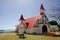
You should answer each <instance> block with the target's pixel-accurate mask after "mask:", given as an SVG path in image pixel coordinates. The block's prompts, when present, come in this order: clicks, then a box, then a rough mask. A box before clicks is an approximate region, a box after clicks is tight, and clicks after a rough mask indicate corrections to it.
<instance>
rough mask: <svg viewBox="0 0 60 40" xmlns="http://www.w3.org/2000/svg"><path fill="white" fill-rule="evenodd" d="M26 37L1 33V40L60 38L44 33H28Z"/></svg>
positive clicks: (54, 39) (50, 39) (47, 39)
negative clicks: (21, 37)
mask: <svg viewBox="0 0 60 40" xmlns="http://www.w3.org/2000/svg"><path fill="white" fill-rule="evenodd" d="M25 36H26V38H25V39H20V38H18V36H17V35H16V33H5V34H0V40H60V37H52V36H44V35H28V34H25Z"/></svg>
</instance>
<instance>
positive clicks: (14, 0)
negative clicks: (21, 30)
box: [0, 0, 60, 30]
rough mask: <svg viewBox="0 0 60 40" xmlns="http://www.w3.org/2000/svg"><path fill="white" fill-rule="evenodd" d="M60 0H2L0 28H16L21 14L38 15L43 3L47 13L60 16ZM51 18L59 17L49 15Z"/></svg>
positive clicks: (0, 5)
mask: <svg viewBox="0 0 60 40" xmlns="http://www.w3.org/2000/svg"><path fill="white" fill-rule="evenodd" d="M59 2H60V0H0V30H1V29H15V25H17V24H19V21H18V19H19V17H20V15H21V14H23V15H24V18H29V17H31V16H34V15H37V14H38V13H39V11H40V5H41V3H42V4H43V6H44V8H45V14H46V15H47V16H48V17H49V15H48V14H51V15H55V16H60V3H59ZM49 20H57V22H59V23H60V21H59V19H56V18H54V19H53V18H52V17H49Z"/></svg>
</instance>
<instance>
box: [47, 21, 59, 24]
mask: <svg viewBox="0 0 60 40" xmlns="http://www.w3.org/2000/svg"><path fill="white" fill-rule="evenodd" d="M48 23H49V24H50V25H58V23H57V21H54V20H52V21H49V22H48Z"/></svg>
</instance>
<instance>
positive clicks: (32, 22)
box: [23, 14, 42, 28]
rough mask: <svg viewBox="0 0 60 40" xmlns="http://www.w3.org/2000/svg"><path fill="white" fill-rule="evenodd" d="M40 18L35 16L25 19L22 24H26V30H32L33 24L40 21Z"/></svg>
mask: <svg viewBox="0 0 60 40" xmlns="http://www.w3.org/2000/svg"><path fill="white" fill-rule="evenodd" d="M41 17H42V15H40V14H39V15H37V16H34V17H31V18H28V19H26V20H25V21H24V22H23V23H24V24H27V26H28V28H32V27H33V26H34V24H35V23H36V21H37V20H38V19H40V18H41Z"/></svg>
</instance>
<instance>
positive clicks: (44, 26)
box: [42, 25, 47, 34]
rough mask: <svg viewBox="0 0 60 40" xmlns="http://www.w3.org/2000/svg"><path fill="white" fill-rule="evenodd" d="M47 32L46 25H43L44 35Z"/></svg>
mask: <svg viewBox="0 0 60 40" xmlns="http://www.w3.org/2000/svg"><path fill="white" fill-rule="evenodd" d="M46 32H47V26H46V25H43V27H42V33H43V34H44V33H46Z"/></svg>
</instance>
